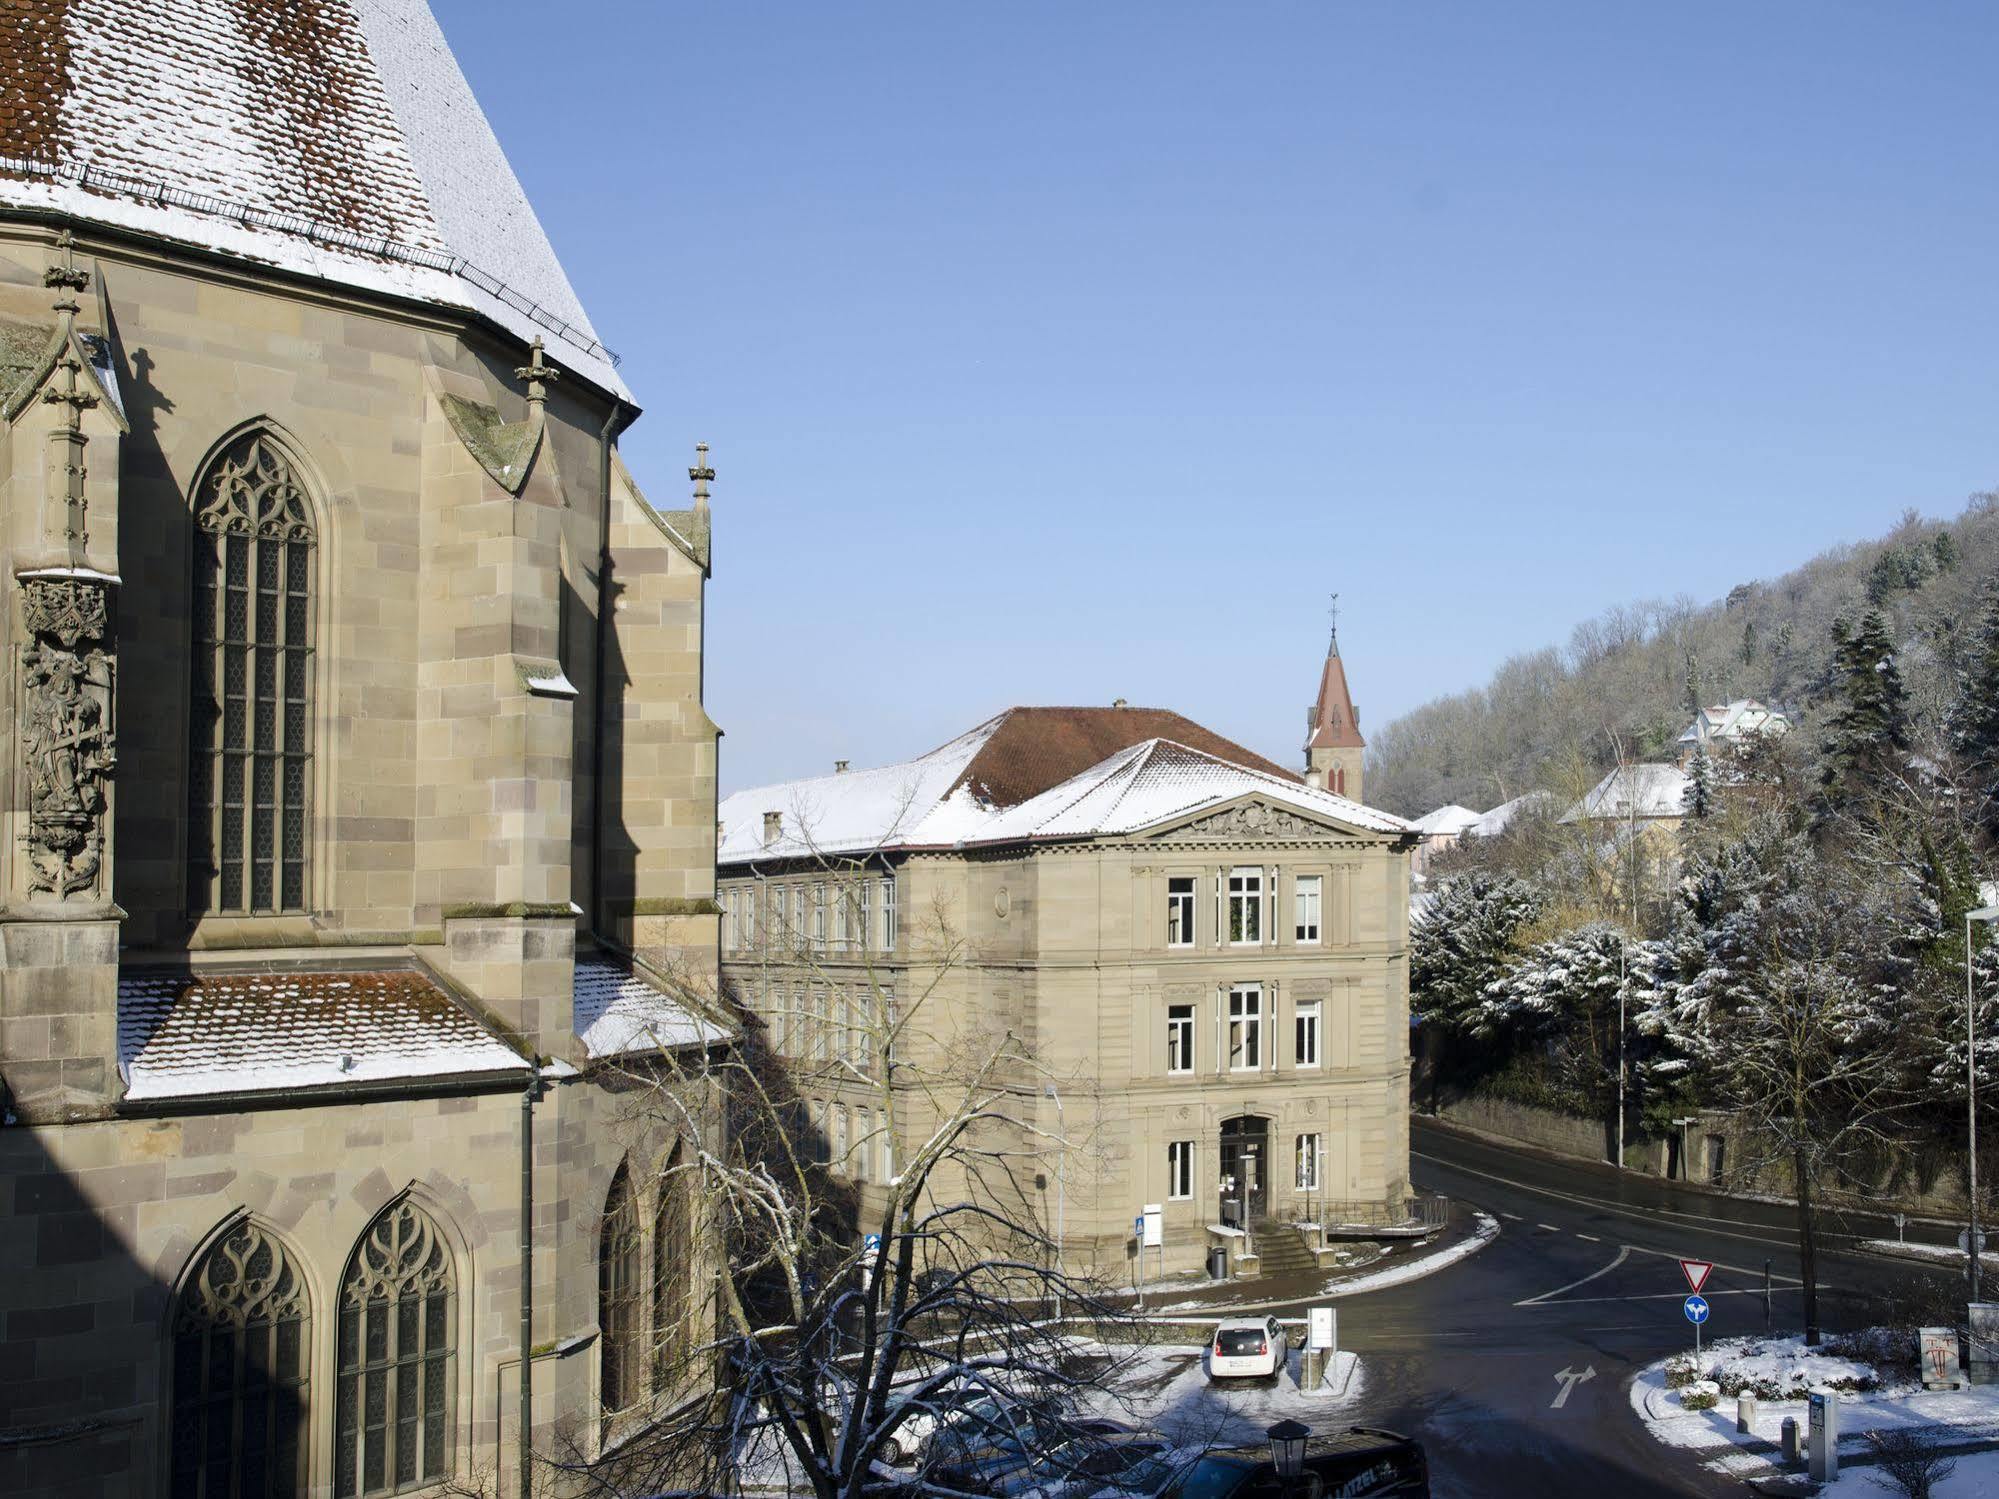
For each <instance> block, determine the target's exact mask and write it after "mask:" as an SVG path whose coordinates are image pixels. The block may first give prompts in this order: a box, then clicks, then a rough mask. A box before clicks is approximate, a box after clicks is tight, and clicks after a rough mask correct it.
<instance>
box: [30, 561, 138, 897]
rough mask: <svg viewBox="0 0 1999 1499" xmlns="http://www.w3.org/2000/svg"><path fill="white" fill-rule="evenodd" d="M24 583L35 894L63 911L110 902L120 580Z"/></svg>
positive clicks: (47, 573) (80, 576)
mask: <svg viewBox="0 0 1999 1499" xmlns="http://www.w3.org/2000/svg"><path fill="white" fill-rule="evenodd" d="M18 581H19V583H20V586H21V623H22V636H23V644H22V646H21V656H20V664H21V686H20V697H19V702H20V705H21V708H20V725H21V728H20V737H21V768H22V780H21V785H22V786H23V787H24V788H25V791H26V800H27V807H26V809H25V810H26V814H27V816H26V827H25V830H24V831H23V832H22V834H21V841H22V844H23V846H24V850H25V853H26V856H27V869H26V883H27V890H28V894H29V895H30V896H32V897H36V898H41V899H52V900H56V901H66V900H68V899H70V898H71V897H73V896H82V897H86V898H108V897H109V891H108V889H107V888H106V881H105V878H104V873H105V871H104V865H105V838H106V825H107V819H108V814H109V809H110V793H111V784H112V771H113V769H114V767H115V766H116V765H117V738H116V729H115V725H114V723H113V721H112V719H113V712H114V705H115V701H116V685H117V680H116V672H117V658H116V655H115V654H114V652H115V647H114V644H113V639H112V628H113V619H114V600H113V589H114V587H115V586H116V583H117V580H116V579H115V578H112V577H109V576H107V575H105V574H103V573H94V572H91V571H89V570H88V569H84V568H50V569H44V570H41V571H36V572H27V573H22V574H21V575H20V576H19V579H18Z"/></svg>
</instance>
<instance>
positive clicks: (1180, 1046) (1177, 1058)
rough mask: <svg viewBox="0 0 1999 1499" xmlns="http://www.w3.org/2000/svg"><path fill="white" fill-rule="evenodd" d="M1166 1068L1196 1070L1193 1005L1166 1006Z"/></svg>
mask: <svg viewBox="0 0 1999 1499" xmlns="http://www.w3.org/2000/svg"><path fill="white" fill-rule="evenodd" d="M1166 1070H1167V1071H1168V1072H1192V1071H1193V1070H1194V1007H1193V1006H1192V1005H1168V1006H1167V1007H1166Z"/></svg>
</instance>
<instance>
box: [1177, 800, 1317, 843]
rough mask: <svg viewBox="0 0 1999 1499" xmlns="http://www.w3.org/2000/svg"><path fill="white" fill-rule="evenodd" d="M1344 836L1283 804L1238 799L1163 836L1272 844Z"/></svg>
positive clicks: (1189, 840)
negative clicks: (1272, 804) (1282, 805)
mask: <svg viewBox="0 0 1999 1499" xmlns="http://www.w3.org/2000/svg"><path fill="white" fill-rule="evenodd" d="M1339 836H1340V830H1339V829H1338V828H1334V827H1331V826H1329V825H1327V824H1326V823H1323V822H1314V821H1313V820H1311V819H1310V818H1307V817H1300V816H1299V815H1298V814H1297V813H1296V812H1292V811H1290V810H1288V809H1286V808H1283V807H1273V806H1271V805H1269V803H1267V802H1260V801H1249V802H1238V803H1236V804H1235V805H1234V806H1232V807H1224V808H1223V809H1222V810H1221V811H1219V812H1214V813H1210V814H1209V815H1208V816H1206V817H1199V818H1196V819H1195V820H1194V821H1192V822H1189V823H1183V824H1181V825H1180V826H1179V827H1177V828H1174V829H1173V830H1172V831H1171V832H1167V833H1163V834H1161V835H1160V841H1161V842H1165V843H1213V842H1216V841H1229V842H1236V843H1245V842H1248V843H1268V842H1272V841H1275V840H1283V839H1291V840H1301V839H1308V838H1309V839H1314V840H1324V839H1328V838H1337V837H1339Z"/></svg>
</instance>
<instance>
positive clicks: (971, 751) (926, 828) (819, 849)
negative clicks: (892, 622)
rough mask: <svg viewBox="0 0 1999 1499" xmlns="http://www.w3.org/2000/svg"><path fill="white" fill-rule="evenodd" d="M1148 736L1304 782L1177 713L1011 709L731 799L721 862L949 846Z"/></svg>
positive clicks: (724, 814)
mask: <svg viewBox="0 0 1999 1499" xmlns="http://www.w3.org/2000/svg"><path fill="white" fill-rule="evenodd" d="M1150 739H1170V740H1172V741H1173V742H1174V743H1176V744H1184V745H1187V746H1189V747H1190V748H1193V749H1196V750H1199V751H1202V752H1203V753H1206V754H1209V755H1213V756H1216V757H1217V758H1219V759H1222V760H1225V761H1227V762H1229V763H1231V764H1234V765H1241V766H1245V767H1247V768H1249V769H1252V770H1256V771H1259V772H1261V773H1262V774H1265V775H1268V776H1270V777H1271V778H1272V779H1274V780H1280V781H1289V782H1293V783H1297V784H1302V783H1300V782H1298V778H1297V777H1296V776H1293V775H1291V774H1290V773H1289V772H1287V771H1285V770H1283V769H1282V768H1280V767H1279V766H1276V765H1273V764H1272V763H1271V762H1270V761H1268V760H1266V759H1264V758H1263V757H1262V756H1261V755H1259V754H1257V753H1256V752H1255V751H1254V750H1249V749H1245V748H1244V747H1243V746H1241V745H1239V744H1236V743H1235V742H1234V741H1232V740H1228V739H1224V738H1222V736H1221V735H1219V734H1216V733H1214V732H1213V731H1212V730H1210V729H1205V728H1203V727H1202V726H1201V725H1200V724H1197V723H1195V722H1193V721H1192V720H1191V719H1187V718H1183V717H1181V716H1180V715H1179V714H1178V713H1174V712H1172V711H1171V710H1170V709H1165V708H1130V707H1111V708H1090V707H1068V708H1063V707H1048V708H1042V707H1026V708H1008V709H1007V710H1005V711H1004V712H1002V713H999V714H996V715H994V716H993V717H992V718H989V719H987V720H986V721H985V722H984V723H982V724H980V725H978V726H977V727H976V728H973V729H970V730H968V731H967V732H965V733H963V734H960V735H959V736H958V737H957V738H956V739H953V740H952V741H951V742H950V743H949V744H945V745H942V746H940V747H939V748H937V749H934V750H932V751H931V752H930V753H929V754H927V755H921V756H919V757H918V758H916V759H914V760H906V761H904V762H902V763H901V764H899V765H884V766H879V767H877V768H875V769H873V770H849V771H841V772H839V773H837V774H835V775H830V776H814V777H811V778H810V779H807V780H802V781H782V782H779V783H778V784H777V785H774V786H759V787H756V788H754V789H753V790H749V791H738V792H736V793H734V794H733V795H731V796H729V797H728V798H726V799H725V800H724V801H723V802H722V805H721V808H720V809H719V811H718V813H717V816H718V817H719V819H720V821H721V824H722V830H721V839H720V853H719V857H720V860H721V862H722V863H724V864H729V863H742V862H744V861H746V860H750V859H785V858H799V857H811V856H815V855H827V856H838V857H849V856H854V855H859V854H864V853H867V852H870V851H872V850H875V849H885V848H906V847H918V848H934V847H949V846H950V845H952V844H954V843H959V842H962V841H964V840H965V839H967V838H970V837H971V836H973V835H974V833H976V832H977V831H978V829H979V828H981V827H982V826H983V825H984V823H985V822H986V821H987V819H989V818H990V817H992V815H993V814H994V813H996V812H1001V811H1004V810H1006V809H1007V808H1009V807H1018V806H1020V805H1021V804H1022V803H1024V802H1027V801H1031V800H1033V799H1034V798H1035V797H1037V796H1040V795H1041V794H1042V793H1043V792H1045V791H1047V790H1048V789H1049V788H1051V787H1054V786H1059V785H1061V784H1062V783H1063V782H1064V781H1067V780H1070V779H1072V778H1073V777H1075V776H1078V775H1081V774H1082V773H1083V772H1085V771H1087V770H1089V769H1090V768H1092V767H1093V766H1098V765H1102V764H1104V763H1106V762H1107V761H1108V760H1109V759H1110V758H1112V757H1114V756H1116V755H1117V754H1119V753H1121V752H1122V751H1124V750H1127V749H1130V748H1131V747H1132V746H1134V745H1137V744H1142V743H1144V742H1146V741H1147V740H1150ZM769 813H776V814H778V826H777V831H776V836H775V837H774V838H772V839H770V840H769V841H766V839H765V836H764V827H765V817H766V815H767V814H769Z"/></svg>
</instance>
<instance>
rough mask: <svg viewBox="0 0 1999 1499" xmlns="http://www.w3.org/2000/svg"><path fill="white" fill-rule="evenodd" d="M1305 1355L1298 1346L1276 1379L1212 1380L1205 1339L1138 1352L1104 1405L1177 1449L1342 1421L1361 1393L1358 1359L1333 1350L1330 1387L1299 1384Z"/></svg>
mask: <svg viewBox="0 0 1999 1499" xmlns="http://www.w3.org/2000/svg"><path fill="white" fill-rule="evenodd" d="M1302 1364H1303V1355H1302V1354H1300V1353H1299V1352H1298V1351H1296V1350H1295V1349H1294V1350H1293V1351H1292V1354H1291V1360H1290V1365H1289V1367H1288V1368H1287V1369H1286V1370H1285V1372H1284V1373H1282V1374H1280V1375H1278V1376H1277V1378H1276V1379H1274V1380H1261V1379H1232V1380H1222V1381H1219V1382H1215V1381H1211V1380H1210V1379H1209V1378H1208V1365H1207V1348H1206V1347H1205V1345H1202V1344H1181V1345H1173V1344H1160V1345H1156V1346H1154V1347H1150V1348H1141V1349H1136V1350H1133V1351H1132V1353H1131V1356H1130V1360H1129V1362H1128V1363H1127V1364H1126V1365H1125V1367H1124V1372H1123V1374H1122V1376H1121V1377H1120V1379H1119V1381H1118V1384H1119V1393H1116V1394H1111V1393H1106V1394H1103V1395H1100V1396H1098V1397H1097V1406H1098V1408H1099V1410H1100V1411H1101V1412H1102V1413H1103V1414H1104V1415H1108V1416H1115V1417H1116V1418H1117V1419H1118V1420H1120V1421H1128V1422H1130V1423H1131V1424H1133V1425H1135V1426H1145V1427H1150V1428H1153V1429H1155V1430H1157V1431H1158V1432H1159V1433H1160V1434H1161V1435H1162V1436H1164V1437H1165V1438H1166V1439H1167V1440H1168V1441H1170V1442H1172V1443H1173V1445H1174V1446H1175V1447H1180V1448H1190V1447H1191V1448H1199V1447H1204V1446H1218V1445H1219V1446H1229V1445H1233V1444H1236V1443H1239V1442H1261V1441H1263V1440H1264V1432H1265V1431H1266V1430H1268V1429H1269V1427H1270V1426H1271V1424H1272V1423H1273V1422H1277V1421H1283V1420H1287V1419H1289V1420H1295V1421H1302V1422H1304V1423H1305V1424H1306V1425H1307V1426H1310V1427H1312V1428H1313V1429H1315V1430H1318V1429H1322V1428H1325V1427H1329V1426H1336V1425H1338V1424H1339V1422H1338V1420H1337V1413H1338V1412H1339V1411H1340V1410H1341V1409H1342V1408H1343V1407H1345V1406H1348V1405H1351V1404H1352V1403H1353V1402H1354V1401H1355V1400H1356V1399H1358V1398H1359V1396H1360V1392H1361V1384H1362V1377H1361V1371H1360V1360H1359V1358H1358V1357H1357V1356H1356V1355H1354V1354H1351V1353H1336V1354H1334V1355H1333V1367H1332V1370H1331V1378H1330V1380H1329V1381H1328V1383H1327V1384H1326V1386H1325V1387H1323V1388H1320V1389H1315V1390H1305V1389H1300V1388H1299V1384H1298V1381H1299V1378H1300V1374H1301V1368H1302Z"/></svg>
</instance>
